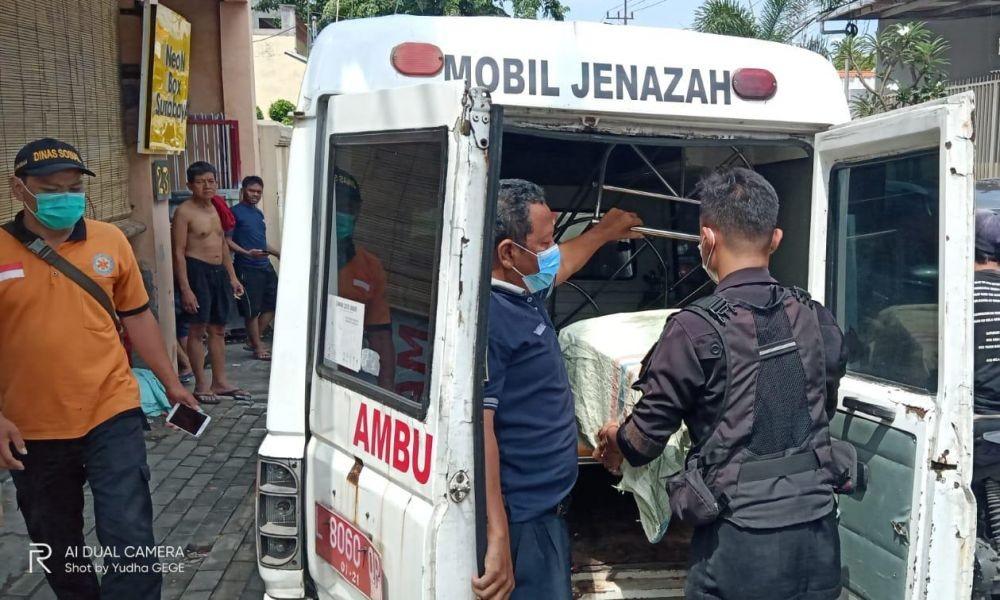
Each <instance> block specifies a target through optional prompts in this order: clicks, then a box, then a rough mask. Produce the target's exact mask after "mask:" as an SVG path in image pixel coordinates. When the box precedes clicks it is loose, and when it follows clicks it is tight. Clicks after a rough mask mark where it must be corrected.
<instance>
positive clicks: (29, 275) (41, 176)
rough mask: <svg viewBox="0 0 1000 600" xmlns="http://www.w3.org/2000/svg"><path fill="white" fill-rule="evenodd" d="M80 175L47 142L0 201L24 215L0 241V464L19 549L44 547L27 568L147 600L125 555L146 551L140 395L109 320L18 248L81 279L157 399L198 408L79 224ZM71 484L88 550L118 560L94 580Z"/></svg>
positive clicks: (98, 241)
mask: <svg viewBox="0 0 1000 600" xmlns="http://www.w3.org/2000/svg"><path fill="white" fill-rule="evenodd" d="M84 175H90V176H93V175H94V174H93V173H92V172H90V171H89V170H88V169H87V167H86V166H85V165H84V164H83V161H82V160H81V159H80V156H79V154H78V153H77V151H76V149H75V148H73V147H72V146H70V145H69V144H66V143H64V142H60V141H58V140H54V139H51V138H45V139H41V140H37V141H34V142H31V143H30V144H28V145H26V146H25V147H24V148H22V149H21V151H20V152H18V154H17V158H16V159H15V166H14V175H13V176H12V177H11V178H10V189H11V195H12V196H13V197H14V198H16V199H17V200H19V201H20V202H21V203H23V204H24V211H22V212H20V213H18V215H17V217H16V218H15V219H14V221H12V222H11V223H8V224H7V225H4V227H3V231H0V314H3V315H4V318H3V319H0V468H2V469H10V470H11V475H12V476H13V479H14V485H15V487H16V488H17V503H18V506H19V507H20V509H21V512H22V514H23V515H24V520H25V522H26V524H27V527H28V534H29V535H30V536H31V540H32V541H33V542H35V543H36V544H44V545H47V546H48V550H50V551H51V552H48V553H46V552H44V546H43V547H42V548H43V551H42V555H41V557H42V558H44V559H45V560H44V562H42V564H41V565H36V566H35V568H38V566H43V567H44V569H45V571H46V577H47V578H48V581H49V585H50V586H52V589H53V591H54V592H55V593H56V596H58V597H59V598H74V599H77V598H79V599H88V600H89V599H94V600H97V599H98V598H116V599H118V598H124V599H127V598H136V599H143V600H147V599H150V598H152V599H155V598H159V597H160V584H161V576H160V574H159V573H156V572H155V571H154V569H153V568H152V566H153V564H155V563H156V558H155V556H152V557H149V558H137V557H136V554H137V553H136V551H135V550H134V548H138V547H151V546H153V545H154V539H153V505H152V501H151V499H150V495H149V466H148V465H147V464H146V445H145V440H144V438H143V429H144V428H148V425H147V424H146V420H145V417H144V416H143V414H142V410H141V409H140V408H139V386H138V384H137V382H136V380H135V378H134V377H133V376H132V372H131V370H130V369H129V364H128V358H127V356H126V354H125V350H124V348H123V346H122V343H121V340H120V338H119V334H118V331H117V330H116V326H115V321H114V319H112V317H111V315H110V314H109V313H108V312H107V311H106V310H105V309H104V308H103V307H102V305H101V304H100V303H99V301H98V300H96V299H95V298H94V297H93V296H92V295H91V294H90V293H88V292H87V291H85V290H84V289H83V287H81V286H80V285H79V284H77V283H76V282H75V281H73V280H72V279H70V278H69V277H68V276H66V275H65V274H64V273H63V271H61V270H60V269H57V268H55V267H53V266H50V265H49V263H48V262H46V261H44V260H43V259H42V258H40V257H39V256H37V255H35V254H34V253H33V252H32V251H31V250H29V249H28V248H27V247H25V245H24V244H25V243H26V242H31V243H35V244H37V243H38V240H41V241H44V242H45V243H46V244H47V245H48V246H49V247H50V248H52V249H53V250H55V251H56V252H58V254H59V255H60V256H62V257H63V258H64V259H65V260H67V261H68V262H69V263H71V264H72V265H73V266H74V267H76V269H78V270H80V271H81V272H82V273H84V274H85V275H87V276H88V277H89V278H90V279H92V280H93V282H95V283H96V284H97V285H98V286H99V287H100V288H101V289H102V290H103V291H104V293H105V294H106V295H107V296H108V298H109V299H111V301H112V304H113V305H114V309H115V311H116V312H117V314H118V318H119V319H120V321H121V323H122V326H123V327H124V329H125V331H126V332H127V333H128V337H129V339H130V340H131V343H132V347H133V349H134V350H135V351H136V352H137V353H138V354H139V356H141V357H142V359H143V360H144V361H145V362H146V364H148V365H149V367H150V369H151V370H152V371H153V372H154V373H155V374H156V376H157V377H158V378H159V380H160V381H161V382H162V383H163V385H164V387H165V388H166V393H167V397H168V398H169V399H170V402H171V403H172V404H176V403H182V404H186V405H188V406H190V407H192V408H196V409H197V408H198V403H197V401H196V400H195V399H194V397H193V396H192V395H191V394H190V393H189V392H188V391H187V390H186V389H184V386H183V385H181V383H180V381H178V379H177V375H176V373H175V372H174V368H173V364H172V362H171V360H170V359H169V358H168V356H167V352H166V349H165V347H164V344H163V338H162V337H161V335H160V328H159V326H158V325H157V323H156V319H155V318H154V317H153V314H152V313H151V312H150V310H149V298H148V296H147V295H146V290H145V288H144V287H143V283H142V275H141V274H140V272H139V266H138V264H137V263H136V260H135V256H134V255H133V254H132V249H131V247H130V246H129V244H128V240H126V239H125V236H124V235H123V234H122V233H121V231H119V230H118V228H116V227H115V226H113V225H110V224H107V223H102V222H99V221H91V220H89V219H84V218H83V213H84V208H85V206H86V197H85V193H84V182H83V181H84V180H83V176H84ZM84 483H89V485H90V489H91V492H92V493H93V496H94V513H95V515H96V526H97V537H98V540H99V541H100V544H101V546H102V547H108V548H111V549H113V550H114V553H115V556H116V557H117V558H116V557H106V558H105V563H104V564H105V567H107V569H108V570H107V571H106V573H105V575H104V576H103V578H102V579H101V582H100V584H98V580H97V575H96V572H95V571H94V568H93V566H92V565H91V563H90V559H89V558H84V557H83V556H84V553H83V551H82V547H83V546H84V538H83V485H84ZM129 550H132V551H131V552H130V551H129ZM46 554H48V556H47V557H46ZM129 571H135V572H134V573H130V572H129Z"/></svg>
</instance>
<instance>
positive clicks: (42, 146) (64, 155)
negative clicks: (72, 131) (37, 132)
mask: <svg viewBox="0 0 1000 600" xmlns="http://www.w3.org/2000/svg"><path fill="white" fill-rule="evenodd" d="M66 169H79V170H81V171H83V172H84V173H86V174H87V175H90V176H91V177H94V176H95V175H94V172H93V171H91V170H90V169H88V168H87V165H85V164H83V160H82V159H81V158H80V153H79V152H77V150H76V148H74V147H73V146H70V145H69V144H67V143H66V142H61V141H59V140H57V139H54V138H42V139H40V140H35V141H33V142H28V143H27V144H25V145H24V147H23V148H21V149H20V150H19V151H18V152H17V157H16V158H15V159H14V175H15V176H17V177H24V176H25V175H32V176H39V175H49V174H52V173H55V172H57V171H64V170H66Z"/></svg>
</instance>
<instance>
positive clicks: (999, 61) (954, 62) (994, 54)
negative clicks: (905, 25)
mask: <svg viewBox="0 0 1000 600" xmlns="http://www.w3.org/2000/svg"><path fill="white" fill-rule="evenodd" d="M910 20H912V19H904V20H902V21H898V20H893V21H890V20H886V21H880V22H879V28H880V29H881V28H883V27H886V26H888V25H890V24H895V23H900V22H907V21H910ZM925 23H926V25H927V28H928V29H930V30H931V31H933V32H935V33H937V34H938V35H940V36H941V37H943V38H944V39H946V40H948V43H949V44H951V49H950V50H949V51H948V60H949V61H950V64H949V65H948V67H947V72H948V79H949V80H951V81H957V80H962V79H968V78H970V77H981V76H983V75H989V73H990V71H996V70H1000V11H998V12H997V14H995V15H993V16H987V17H971V18H967V19H942V20H937V21H933V20H931V21H925Z"/></svg>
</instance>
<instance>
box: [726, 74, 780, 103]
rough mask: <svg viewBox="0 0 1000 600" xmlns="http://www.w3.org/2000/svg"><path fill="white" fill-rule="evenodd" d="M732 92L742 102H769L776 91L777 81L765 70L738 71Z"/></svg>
mask: <svg viewBox="0 0 1000 600" xmlns="http://www.w3.org/2000/svg"><path fill="white" fill-rule="evenodd" d="M733 91H734V92H736V95H737V96H739V97H740V98H743V99H744V100H770V99H771V98H773V97H774V94H775V92H777V91H778V80H777V79H775V78H774V73H772V72H770V71H768V70H767V69H738V70H737V71H736V73H735V74H734V75H733Z"/></svg>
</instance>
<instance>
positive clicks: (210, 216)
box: [173, 161, 250, 404]
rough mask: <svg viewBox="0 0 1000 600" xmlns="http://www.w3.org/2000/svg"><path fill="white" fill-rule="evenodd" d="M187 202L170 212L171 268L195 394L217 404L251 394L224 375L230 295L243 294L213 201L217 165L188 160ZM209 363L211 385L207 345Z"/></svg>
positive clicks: (200, 400)
mask: <svg viewBox="0 0 1000 600" xmlns="http://www.w3.org/2000/svg"><path fill="white" fill-rule="evenodd" d="M187 179H188V187H189V188H190V189H191V192H192V197H191V199H190V200H188V201H187V202H185V203H184V204H182V205H180V206H179V207H178V208H177V211H176V212H175V213H174V223H173V237H174V271H175V275H176V277H177V287H178V289H179V290H180V294H181V308H183V309H184V313H185V318H186V320H187V321H188V323H189V326H190V332H189V335H188V347H187V354H188V359H189V360H190V361H191V370H192V371H194V379H195V387H194V395H195V397H196V398H198V400H199V402H203V403H205V404H215V403H218V401H219V400H218V398H217V396H228V397H231V398H236V399H240V400H248V399H250V394H249V393H248V392H246V391H245V390H241V389H239V388H237V387H235V386H233V385H232V384H231V383H230V382H229V380H228V379H227V378H226V321H227V320H228V319H229V303H230V300H229V299H230V298H231V297H233V296H235V297H236V298H237V299H239V298H241V297H242V296H243V284H242V283H240V281H239V279H237V278H236V272H235V271H234V270H233V259H232V256H231V255H230V253H229V247H228V245H227V244H226V236H225V234H224V233H223V229H222V221H221V220H220V219H219V215H218V213H217V212H216V209H215V206H214V205H213V203H212V198H213V197H214V196H215V193H216V190H217V189H218V187H217V184H216V180H215V168H214V167H213V166H212V165H210V164H208V163H206V162H201V161H199V162H196V163H192V164H191V166H190V167H188V170H187ZM206 331H207V332H208V354H209V358H210V359H211V361H212V383H211V385H209V383H208V380H207V379H206V378H205V347H204V344H203V342H202V339H203V338H204V335H205V332H206Z"/></svg>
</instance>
